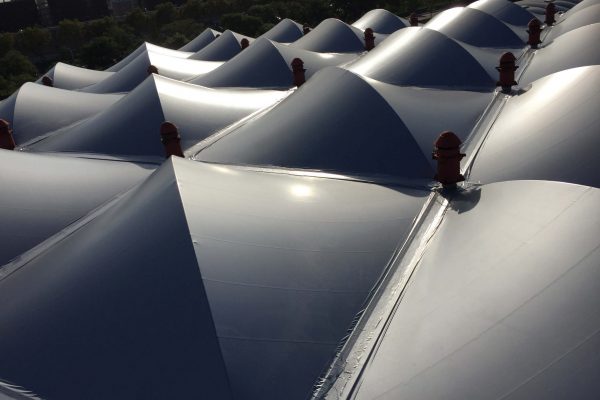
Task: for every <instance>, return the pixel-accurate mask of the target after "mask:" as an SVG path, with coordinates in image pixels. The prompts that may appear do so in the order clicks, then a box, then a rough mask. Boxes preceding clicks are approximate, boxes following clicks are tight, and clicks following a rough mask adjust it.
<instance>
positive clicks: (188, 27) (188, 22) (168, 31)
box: [160, 19, 204, 47]
mask: <svg viewBox="0 0 600 400" xmlns="http://www.w3.org/2000/svg"><path fill="white" fill-rule="evenodd" d="M203 29H204V25H202V24H200V23H198V22H196V21H194V20H193V19H180V20H177V21H174V22H171V23H170V24H167V25H165V26H163V27H162V28H161V29H160V35H161V38H163V40H161V42H162V43H163V44H164V43H166V42H165V40H169V38H170V37H171V36H173V35H176V34H181V35H183V36H185V37H188V38H194V37H196V36H197V35H198V34H200V32H202V30H203ZM184 44H185V43H184ZM182 46H183V45H182ZM179 47H181V46H179Z"/></svg>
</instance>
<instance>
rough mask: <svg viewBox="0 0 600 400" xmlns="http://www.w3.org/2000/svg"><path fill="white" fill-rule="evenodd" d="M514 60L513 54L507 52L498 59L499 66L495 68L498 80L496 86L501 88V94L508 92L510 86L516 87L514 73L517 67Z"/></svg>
mask: <svg viewBox="0 0 600 400" xmlns="http://www.w3.org/2000/svg"><path fill="white" fill-rule="evenodd" d="M516 60H517V59H516V58H515V56H514V54H513V53H511V52H508V53H504V54H502V56H501V57H500V66H498V67H496V69H497V70H498V72H499V79H498V82H496V86H502V91H503V92H506V93H508V92H510V89H511V86H512V85H516V84H517V82H516V81H515V71H516V70H517V68H519V67H518V66H516V65H515V62H516Z"/></svg>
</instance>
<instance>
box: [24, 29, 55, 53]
mask: <svg viewBox="0 0 600 400" xmlns="http://www.w3.org/2000/svg"><path fill="white" fill-rule="evenodd" d="M51 39H52V36H51V35H50V32H48V30H47V29H42V28H40V27H38V26H32V27H29V28H25V29H23V30H22V31H19V33H17V35H16V41H15V42H16V43H15V44H16V48H17V49H18V50H20V51H22V52H24V53H26V54H39V53H41V52H43V51H44V50H45V49H46V47H47V46H48V44H49V43H50V40H51Z"/></svg>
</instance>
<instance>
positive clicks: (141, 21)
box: [125, 8, 150, 34]
mask: <svg viewBox="0 0 600 400" xmlns="http://www.w3.org/2000/svg"><path fill="white" fill-rule="evenodd" d="M125 25H126V26H128V27H130V28H131V29H132V30H133V32H137V33H139V34H141V33H146V32H149V31H150V29H149V28H150V21H149V18H148V16H147V15H146V14H145V13H144V12H143V11H142V10H141V9H140V8H134V9H133V10H132V11H131V12H130V13H129V14H127V16H126V17H125Z"/></svg>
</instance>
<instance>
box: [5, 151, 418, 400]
mask: <svg viewBox="0 0 600 400" xmlns="http://www.w3.org/2000/svg"><path fill="white" fill-rule="evenodd" d="M426 194H427V192H426V191H422V190H415V189H408V188H402V187H389V188H386V187H381V186H379V185H374V184H369V183H362V182H353V181H349V180H340V179H336V178H335V177H325V176H323V177H319V176H313V177H308V176H290V175H288V174H279V173H269V172H257V171H248V170H243V169H239V168H229V167H219V166H210V165H205V164H200V163H195V162H192V161H185V160H179V159H174V158H171V159H170V160H169V161H168V162H166V163H165V164H164V165H163V166H162V167H161V169H160V170H159V171H157V172H156V173H155V174H154V175H153V176H152V177H151V178H150V179H148V180H147V181H146V182H144V183H143V184H142V185H141V186H139V187H138V188H136V189H134V190H132V191H130V192H129V193H128V194H127V195H125V196H124V197H122V198H121V199H120V200H119V201H118V202H116V203H114V204H113V205H112V206H110V207H107V208H106V209H105V210H104V211H103V212H100V213H98V214H97V215H94V216H90V217H89V218H87V219H86V220H83V221H81V222H80V224H79V227H78V228H77V229H76V230H75V231H73V232H71V233H69V234H68V235H63V236H61V237H59V238H57V239H55V241H56V243H55V244H54V245H53V246H51V247H49V248H42V249H37V250H36V251H34V252H32V253H31V254H28V258H27V262H26V263H22V264H19V263H18V262H15V263H13V264H12V265H9V266H8V268H9V270H10V271H11V272H10V274H9V275H8V276H6V277H4V279H2V280H0V288H1V290H0V298H1V299H2V301H0V320H1V322H2V326H11V327H13V329H11V330H2V331H0V336H1V337H2V340H0V352H2V354H4V355H6V356H7V357H9V356H10V358H11V359H13V357H17V356H18V359H19V360H22V361H21V362H20V363H18V364H12V365H10V367H7V364H4V363H3V364H2V365H0V375H2V376H3V377H5V378H6V379H9V380H11V381H14V382H19V384H20V385H23V386H25V387H27V388H28V389H30V390H32V391H33V392H35V393H38V394H40V395H42V396H47V397H49V398H52V397H58V398H62V399H71V398H81V396H84V397H86V398H89V399H94V398H106V397H107V396H108V397H110V396H111V394H112V393H115V388H119V396H123V397H136V396H142V397H148V396H156V395H160V396H167V397H171V396H175V397H181V396H183V397H186V396H187V395H189V394H192V393H202V395H203V396H208V397H211V398H219V399H223V398H262V399H280V398H283V397H285V398H288V399H303V398H305V396H306V394H307V393H309V392H310V390H311V387H312V384H313V382H314V380H315V379H316V378H317V377H318V375H319V373H320V372H321V371H322V369H323V368H325V367H326V365H327V362H328V360H329V358H330V357H331V354H332V353H333V352H334V351H335V348H336V346H337V341H338V338H339V337H340V336H342V335H343V334H344V333H345V332H346V329H347V327H348V326H349V325H350V323H351V321H352V319H353V317H354V315H355V313H356V311H357V310H358V309H359V308H360V305H361V303H362V302H363V301H364V299H365V298H366V296H367V295H368V292H369V290H370V287H371V286H372V285H373V283H374V282H375V281H376V280H377V279H378V277H379V274H380V272H381V270H382V267H383V266H384V265H385V264H386V263H387V262H388V260H389V259H390V258H391V257H392V254H393V252H394V249H395V247H396V246H397V244H398V241H399V240H400V239H401V238H402V237H405V236H406V235H407V233H408V229H409V227H410V225H411V221H412V219H413V218H414V216H415V215H416V214H417V213H418V211H419V209H420V208H421V206H422V204H423V202H424V200H425V198H426V197H425V195H426ZM242 210H245V211H242ZM157 227H160V229H157ZM367 227H368V228H367ZM365 228H367V229H365ZM139 232H145V234H144V237H143V239H142V238H140V240H136V241H133V242H131V241H130V240H129V238H131V237H132V236H137V235H139ZM241 266H243V268H240V267H241ZM340 276H346V279H342V280H340V279H339V277H340ZM25 288H27V289H25ZM49 289H51V290H49ZM103 293H104V294H103ZM98 296H100V297H98ZM8 299H10V301H8ZM142 305H143V307H144V308H145V309H146V310H148V312H144V313H140V312H139V307H140V306H142ZM50 310H53V311H50ZM49 317H50V320H49V319H48V318H49ZM42 326H43V327H44V335H39V329H41V328H42ZM116 327H118V329H119V332H120V334H119V335H117V336H115V335H113V333H114V329H115V328H116ZM17 332H18V334H17ZM33 337H36V338H37V339H36V343H37V345H36V346H31V340H32V338H33ZM81 338H85V340H80V339H81ZM140 357H141V358H142V359H144V360H146V361H145V362H142V363H141V364H140V363H139V361H140ZM58 360H60V362H57V361H58ZM290 360H295V361H294V362H290ZM117 361H118V362H117ZM131 365H136V367H135V368H131ZM158 365H160V367H158V368H157V366H158ZM249 371H252V373H249ZM174 381H176V382H177V384H176V385H174V384H173V382H174ZM107 382H110V383H111V384H110V385H107Z"/></svg>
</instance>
